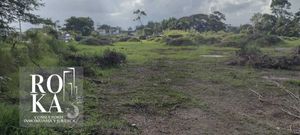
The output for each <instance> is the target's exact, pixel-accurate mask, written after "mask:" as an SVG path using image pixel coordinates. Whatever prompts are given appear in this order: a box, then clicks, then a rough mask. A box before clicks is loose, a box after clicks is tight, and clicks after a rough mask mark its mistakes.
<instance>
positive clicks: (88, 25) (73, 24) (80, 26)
mask: <svg viewBox="0 0 300 135" xmlns="http://www.w3.org/2000/svg"><path fill="white" fill-rule="evenodd" d="M65 30H67V31H74V32H76V33H78V34H81V35H83V36H89V35H90V34H91V33H92V31H93V30H94V21H93V20H92V19H91V18H90V17H74V16H72V17H71V18H69V19H67V20H66V24H65Z"/></svg>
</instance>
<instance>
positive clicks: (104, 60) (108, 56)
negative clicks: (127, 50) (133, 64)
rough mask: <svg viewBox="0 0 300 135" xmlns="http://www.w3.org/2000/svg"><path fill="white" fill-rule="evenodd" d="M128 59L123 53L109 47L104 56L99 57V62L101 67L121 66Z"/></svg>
mask: <svg viewBox="0 0 300 135" xmlns="http://www.w3.org/2000/svg"><path fill="white" fill-rule="evenodd" d="M125 61H126V56H125V55H124V54H123V53H119V52H116V51H115V50H110V49H107V50H105V51H104V55H103V57H101V58H100V59H98V64H99V65H100V66H101V67H113V66H119V65H121V64H122V63H124V62H125Z"/></svg>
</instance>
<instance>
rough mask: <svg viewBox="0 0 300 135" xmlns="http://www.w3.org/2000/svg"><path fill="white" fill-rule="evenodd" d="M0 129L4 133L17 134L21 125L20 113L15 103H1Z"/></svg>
mask: <svg viewBox="0 0 300 135" xmlns="http://www.w3.org/2000/svg"><path fill="white" fill-rule="evenodd" d="M0 110H1V115H0V131H1V133H2V134H7V135H8V134H16V133H18V126H19V117H18V116H19V113H18V110H17V107H15V106H13V105H10V106H8V105H5V104H3V103H1V104H0Z"/></svg>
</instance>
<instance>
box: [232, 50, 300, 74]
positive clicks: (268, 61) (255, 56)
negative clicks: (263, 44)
mask: <svg viewBox="0 0 300 135" xmlns="http://www.w3.org/2000/svg"><path fill="white" fill-rule="evenodd" d="M236 54H237V55H236V56H237V58H236V59H235V60H233V61H230V62H229V63H228V64H229V65H241V66H245V65H249V66H252V67H254V68H270V69H291V68H292V67H293V66H299V65H300V56H299V55H293V56H289V57H287V56H277V57H270V56H268V55H263V54H262V52H261V51H260V50H259V49H258V48H257V47H254V46H244V47H242V48H241V49H240V50H239V51H237V52H236Z"/></svg>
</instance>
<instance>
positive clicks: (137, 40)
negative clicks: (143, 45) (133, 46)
mask: <svg viewBox="0 0 300 135" xmlns="http://www.w3.org/2000/svg"><path fill="white" fill-rule="evenodd" d="M127 41H128V42H141V40H139V39H138V38H134V37H133V38H129V39H128V40H127Z"/></svg>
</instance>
